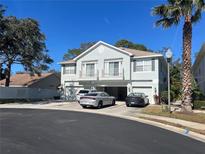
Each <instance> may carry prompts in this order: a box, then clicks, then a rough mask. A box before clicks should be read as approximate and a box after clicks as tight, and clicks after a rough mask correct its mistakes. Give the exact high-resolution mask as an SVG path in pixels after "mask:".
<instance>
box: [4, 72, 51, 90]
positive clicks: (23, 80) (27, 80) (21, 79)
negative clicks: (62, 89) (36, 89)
mask: <svg viewBox="0 0 205 154" xmlns="http://www.w3.org/2000/svg"><path fill="white" fill-rule="evenodd" d="M51 74H53V73H42V74H41V76H38V75H37V74H35V75H32V76H31V75H30V74H29V73H21V74H16V75H14V76H11V78H10V85H14V86H25V87H26V86H30V85H32V84H33V83H35V82H37V81H39V80H40V79H43V78H46V77H48V76H50V75H51ZM5 81H6V80H5V79H4V80H1V81H0V86H3V85H4V84H5Z"/></svg>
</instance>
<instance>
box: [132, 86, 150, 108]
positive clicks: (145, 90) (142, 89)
mask: <svg viewBox="0 0 205 154" xmlns="http://www.w3.org/2000/svg"><path fill="white" fill-rule="evenodd" d="M132 90H133V92H139V93H145V95H147V96H148V98H149V103H150V104H154V99H153V92H152V87H133V88H132Z"/></svg>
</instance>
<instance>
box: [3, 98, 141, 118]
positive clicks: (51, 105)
mask: <svg viewBox="0 0 205 154" xmlns="http://www.w3.org/2000/svg"><path fill="white" fill-rule="evenodd" d="M0 108H31V109H55V110H69V111H79V112H81V111H82V112H91V113H102V114H103V113H105V114H106V113H108V114H113V115H114V114H115V115H127V116H131V115H134V114H136V113H140V112H141V110H142V108H141V107H127V106H126V105H125V102H124V101H116V104H115V105H114V106H107V107H103V108H101V109H96V108H86V109H84V108H82V107H81V106H80V104H79V103H78V102H38V103H37V102H36V103H35V104H22V103H12V104H1V105H0Z"/></svg>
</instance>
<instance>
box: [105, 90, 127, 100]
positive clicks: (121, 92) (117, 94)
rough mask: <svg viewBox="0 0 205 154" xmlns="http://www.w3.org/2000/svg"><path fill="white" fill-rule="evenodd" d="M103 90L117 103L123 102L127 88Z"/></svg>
mask: <svg viewBox="0 0 205 154" xmlns="http://www.w3.org/2000/svg"><path fill="white" fill-rule="evenodd" d="M104 90H105V92H107V93H108V94H109V95H110V96H114V97H115V98H116V100H118V101H124V100H125V98H126V97H127V87H105V89H104Z"/></svg>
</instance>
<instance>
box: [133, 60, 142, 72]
mask: <svg viewBox="0 0 205 154" xmlns="http://www.w3.org/2000/svg"><path fill="white" fill-rule="evenodd" d="M135 67H136V69H135V71H136V72H142V71H143V61H136V65H135Z"/></svg>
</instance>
